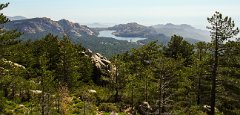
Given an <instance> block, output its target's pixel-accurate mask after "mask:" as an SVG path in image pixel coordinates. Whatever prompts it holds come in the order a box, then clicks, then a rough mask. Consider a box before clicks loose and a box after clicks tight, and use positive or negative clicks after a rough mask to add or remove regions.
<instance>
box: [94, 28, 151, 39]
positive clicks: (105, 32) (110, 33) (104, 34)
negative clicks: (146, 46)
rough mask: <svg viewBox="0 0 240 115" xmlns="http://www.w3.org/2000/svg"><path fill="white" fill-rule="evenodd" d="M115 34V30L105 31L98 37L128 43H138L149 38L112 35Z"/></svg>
mask: <svg viewBox="0 0 240 115" xmlns="http://www.w3.org/2000/svg"><path fill="white" fill-rule="evenodd" d="M113 32H115V31H114V30H104V31H100V32H99V35H98V37H111V38H114V39H117V40H126V41H128V42H137V41H138V40H144V39H147V38H140V37H118V36H115V35H113V34H112V33H113Z"/></svg>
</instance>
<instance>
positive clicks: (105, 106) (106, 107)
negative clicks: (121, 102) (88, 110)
mask: <svg viewBox="0 0 240 115" xmlns="http://www.w3.org/2000/svg"><path fill="white" fill-rule="evenodd" d="M98 109H99V110H100V111H104V112H112V111H114V112H118V108H117V106H116V105H115V104H113V103H101V104H100V105H99V108H98Z"/></svg>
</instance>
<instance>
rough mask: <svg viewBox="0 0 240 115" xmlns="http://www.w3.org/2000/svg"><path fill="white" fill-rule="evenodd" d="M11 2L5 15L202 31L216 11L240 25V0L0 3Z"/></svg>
mask: <svg viewBox="0 0 240 115" xmlns="http://www.w3.org/2000/svg"><path fill="white" fill-rule="evenodd" d="M5 2H10V6H9V7H8V8H6V9H4V10H3V12H4V14H5V15H8V16H25V17H28V18H33V17H49V18H51V19H53V20H59V19H63V18H64V19H68V20H70V21H73V22H78V23H80V24H86V23H95V22H99V23H116V24H118V23H127V22H138V23H140V24H144V25H153V24H165V23H174V24H191V25H193V26H195V27H198V28H205V26H206V25H207V20H206V18H207V17H209V16H211V15H212V14H213V13H214V12H215V11H220V12H221V13H223V15H228V16H230V17H232V18H233V19H234V20H235V22H236V23H237V26H240V13H239V12H240V0H1V2H0V3H5Z"/></svg>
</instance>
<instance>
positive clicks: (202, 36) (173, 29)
mask: <svg viewBox="0 0 240 115" xmlns="http://www.w3.org/2000/svg"><path fill="white" fill-rule="evenodd" d="M151 27H153V28H154V29H155V30H156V31H157V33H161V34H164V35H166V36H169V37H170V36H172V35H174V34H176V35H180V36H182V37H184V38H191V39H197V40H200V41H210V40H211V38H210V33H209V32H208V31H206V30H200V29H196V28H194V27H192V26H190V25H187V24H181V25H174V24H171V23H168V24H166V25H163V24H159V25H154V26H151Z"/></svg>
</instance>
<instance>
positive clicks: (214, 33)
mask: <svg viewBox="0 0 240 115" xmlns="http://www.w3.org/2000/svg"><path fill="white" fill-rule="evenodd" d="M207 20H208V22H209V23H210V25H211V26H209V27H207V28H208V29H210V33H211V37H212V45H213V47H212V52H213V64H212V78H211V82H212V84H211V85H212V88H211V115H214V114H215V100H216V78H217V71H218V60H219V52H220V50H221V45H222V44H223V42H224V41H225V40H227V39H228V38H232V37H234V36H235V35H237V34H238V33H239V29H238V28H235V23H234V21H232V19H231V18H230V17H228V16H226V17H223V16H222V14H221V13H220V12H215V14H214V15H213V16H212V17H210V18H207Z"/></svg>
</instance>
